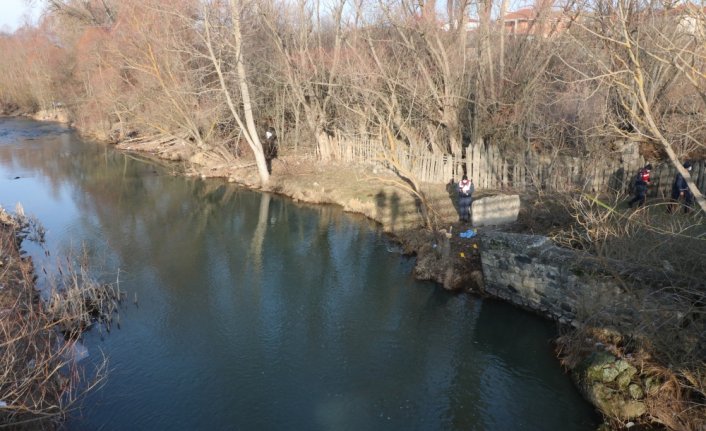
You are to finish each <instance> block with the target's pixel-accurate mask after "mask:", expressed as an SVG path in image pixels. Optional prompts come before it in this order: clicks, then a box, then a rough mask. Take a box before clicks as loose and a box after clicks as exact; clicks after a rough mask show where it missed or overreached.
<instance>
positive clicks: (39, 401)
mask: <svg viewBox="0 0 706 431" xmlns="http://www.w3.org/2000/svg"><path fill="white" fill-rule="evenodd" d="M27 227H28V224H27V221H26V219H25V218H23V217H22V216H21V215H20V216H18V217H15V218H14V222H13V223H2V222H0V256H2V259H1V261H2V265H1V266H0V286H2V290H1V291H0V292H2V294H1V296H0V429H3V428H6V429H32V430H34V429H54V428H56V427H57V424H58V423H60V421H61V420H62V418H63V417H64V415H65V414H66V413H67V412H68V411H69V409H70V408H71V407H72V406H73V405H74V404H75V402H76V401H77V400H78V399H79V398H80V397H81V396H82V395H83V394H84V393H86V391H89V390H91V389H92V388H94V387H95V386H96V385H98V384H99V383H100V382H101V380H102V378H103V377H104V375H105V371H106V366H107V361H106V360H105V358H103V361H98V365H97V366H96V368H95V369H91V370H88V369H87V368H86V367H83V366H79V364H78V361H77V360H75V354H74V349H75V346H76V343H78V337H79V335H80V333H81V330H83V329H85V328H86V327H88V326H90V324H91V322H95V321H101V320H103V321H105V320H106V319H108V320H109V319H110V317H106V316H112V314H113V313H114V312H115V311H116V308H117V302H116V301H117V300H119V297H120V293H119V292H118V291H116V290H115V289H113V288H112V287H108V286H104V285H99V284H97V283H95V282H93V281H91V280H90V277H88V276H87V272H86V266H85V265H82V264H79V265H78V266H74V265H68V266H66V267H65V268H64V269H63V270H62V274H63V275H62V276H60V277H59V279H58V280H57V282H56V283H55V290H54V292H53V293H52V295H51V299H50V300H49V301H43V300H41V299H40V298H39V295H38V293H37V292H36V290H35V289H34V273H33V268H32V264H31V262H30V261H29V260H28V259H27V258H23V257H21V254H20V250H19V245H20V242H21V238H22V237H26V236H27V235H28V231H27V230H26V228H27ZM66 268H68V269H66ZM74 268H76V269H74Z"/></svg>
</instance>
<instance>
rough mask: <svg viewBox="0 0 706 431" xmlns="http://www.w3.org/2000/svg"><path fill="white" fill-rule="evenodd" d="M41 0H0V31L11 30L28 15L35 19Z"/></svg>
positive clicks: (15, 28) (39, 9)
mask: <svg viewBox="0 0 706 431" xmlns="http://www.w3.org/2000/svg"><path fill="white" fill-rule="evenodd" d="M42 3H43V1H41V0H30V1H27V0H0V31H2V32H13V31H15V30H17V27H19V26H20V25H22V23H24V21H25V18H27V17H29V18H30V19H31V20H33V21H36V19H37V17H38V16H39V12H40V11H41V4H42Z"/></svg>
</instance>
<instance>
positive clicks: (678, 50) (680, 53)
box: [580, 0, 706, 211]
mask: <svg viewBox="0 0 706 431" xmlns="http://www.w3.org/2000/svg"><path fill="white" fill-rule="evenodd" d="M596 8H597V9H596V13H595V14H593V15H592V17H593V18H591V19H588V18H587V19H586V20H585V22H584V23H582V24H581V28H582V30H584V31H585V32H586V34H587V35H588V36H589V39H587V40H584V41H583V43H581V44H580V46H581V47H582V48H583V50H584V53H586V54H587V55H589V56H590V57H591V58H592V59H593V63H594V64H596V65H598V66H599V67H600V74H599V75H597V76H589V75H585V76H584V79H596V80H600V81H602V82H603V83H604V85H608V86H610V87H613V88H615V89H616V90H617V92H618V93H617V94H618V96H619V98H618V104H619V107H620V110H621V114H622V116H623V117H624V118H623V120H624V121H625V122H626V126H623V129H627V130H626V131H627V132H628V133H631V134H636V135H638V136H641V137H643V138H645V139H647V140H649V141H652V142H656V143H657V144H658V145H659V146H660V147H661V149H662V150H663V151H664V153H665V154H666V156H667V158H668V159H669V161H670V162H671V164H672V165H673V166H674V167H675V168H676V170H677V171H678V172H679V173H680V174H681V175H682V176H683V177H684V179H685V180H686V181H687V184H688V186H689V190H690V191H691V192H692V193H693V195H694V197H695V198H696V202H697V203H698V205H699V206H700V207H701V209H702V210H704V211H706V200H705V199H704V197H703V196H702V194H701V192H700V191H699V189H698V187H697V186H696V184H695V183H694V182H693V180H692V178H691V176H690V175H689V172H688V171H687V170H686V169H684V167H683V165H682V161H680V160H679V158H678V156H677V153H676V152H675V150H674V147H673V144H672V142H671V141H670V139H668V135H667V133H666V132H667V131H668V130H669V127H668V126H667V125H666V124H665V123H663V122H661V121H660V119H662V120H665V119H667V120H669V119H670V116H667V117H665V116H661V115H659V114H660V109H661V106H662V105H661V102H662V101H663V99H664V98H665V96H666V95H667V94H668V93H669V92H670V91H673V90H674V88H676V87H677V85H678V84H679V83H680V82H683V81H684V80H685V81H688V82H689V83H691V85H692V86H693V87H694V89H696V91H697V92H698V93H699V94H701V95H703V94H704V90H705V89H706V81H705V80H704V79H703V77H699V74H698V73H695V72H696V71H698V70H699V68H698V66H697V67H694V65H697V64H702V62H703V55H704V48H703V43H698V39H697V38H696V37H695V35H692V34H688V32H684V30H683V28H681V27H680V26H679V20H680V19H681V17H682V16H683V13H682V12H681V11H679V10H671V9H659V8H657V7H655V5H653V4H651V3H648V2H633V1H627V0H615V1H611V0H602V1H599V2H597V3H596ZM701 25H703V22H701ZM591 40H593V41H599V42H600V44H595V43H591ZM697 78H698V79H697ZM702 101H706V98H703V97H702ZM704 110H706V104H703V103H702V104H701V106H700V107H699V108H698V110H697V111H696V112H698V113H700V115H703V112H704ZM672 119H673V117H672Z"/></svg>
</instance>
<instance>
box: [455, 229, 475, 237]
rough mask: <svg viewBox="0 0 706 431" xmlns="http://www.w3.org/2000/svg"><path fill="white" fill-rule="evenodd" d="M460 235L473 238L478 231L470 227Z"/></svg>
mask: <svg viewBox="0 0 706 431" xmlns="http://www.w3.org/2000/svg"><path fill="white" fill-rule="evenodd" d="M458 236H460V237H461V238H473V237H474V236H476V231H475V230H473V229H468V230H467V231H465V232H461V233H460V234H458Z"/></svg>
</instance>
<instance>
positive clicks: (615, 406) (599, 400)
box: [589, 383, 647, 420]
mask: <svg viewBox="0 0 706 431" xmlns="http://www.w3.org/2000/svg"><path fill="white" fill-rule="evenodd" d="M636 386H637V385H636ZM589 391H590V392H589V396H590V398H591V401H592V402H593V404H594V405H595V406H596V407H598V408H599V409H600V410H601V411H602V412H603V413H604V414H605V415H607V416H609V417H613V418H616V419H619V420H631V419H637V418H639V417H640V416H642V415H644V414H645V413H646V412H647V406H646V405H645V403H643V402H641V401H636V400H633V399H626V398H625V394H624V393H623V392H620V391H617V390H614V389H611V388H609V387H608V386H606V385H604V384H602V383H595V384H594V385H593V386H591V387H590V388H589Z"/></svg>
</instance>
